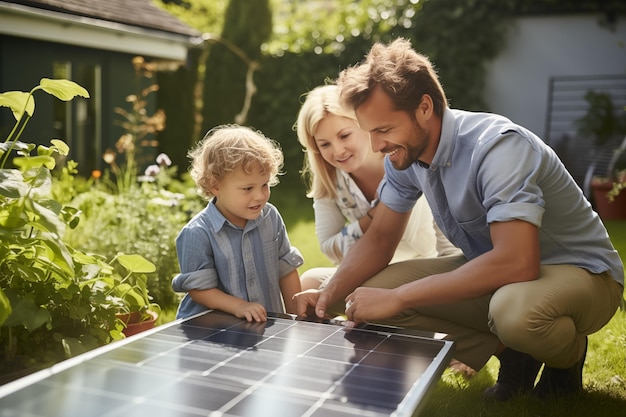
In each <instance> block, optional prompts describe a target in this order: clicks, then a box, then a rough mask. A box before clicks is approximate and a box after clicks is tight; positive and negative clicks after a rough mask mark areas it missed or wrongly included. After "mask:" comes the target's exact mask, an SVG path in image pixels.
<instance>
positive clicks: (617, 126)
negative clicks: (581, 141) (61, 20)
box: [576, 90, 626, 147]
mask: <svg viewBox="0 0 626 417" xmlns="http://www.w3.org/2000/svg"><path fill="white" fill-rule="evenodd" d="M585 100H586V101H587V103H588V108H587V112H586V113H585V114H584V115H583V116H582V117H580V118H579V119H577V120H576V127H577V128H578V134H579V135H581V136H585V137H589V138H591V139H592V140H593V141H594V145H595V146H597V147H601V146H603V145H604V144H606V143H607V142H608V141H609V140H611V139H614V138H615V137H616V136H620V137H621V136H624V134H626V118H625V117H624V114H626V113H624V112H621V113H620V114H616V112H615V105H614V104H613V98H612V97H611V94H610V93H607V92H603V91H600V92H598V91H594V90H589V91H587V93H586V94H585Z"/></svg>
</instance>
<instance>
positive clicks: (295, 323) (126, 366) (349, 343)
mask: <svg viewBox="0 0 626 417" xmlns="http://www.w3.org/2000/svg"><path fill="white" fill-rule="evenodd" d="M453 349H454V344H453V342H451V341H447V340H441V339H435V338H433V337H432V335H429V334H428V333H421V332H416V331H411V330H408V329H400V328H394V327H386V326H378V325H371V324H367V325H363V326H359V327H357V328H347V327H344V326H341V325H337V324H333V323H332V322H331V321H329V320H323V321H320V320H314V321H307V320H298V319H296V318H295V317H293V316H289V315H280V314H270V317H269V318H268V322H267V323H265V324H258V323H248V322H246V321H245V320H242V319H238V318H236V317H234V316H230V315H227V314H225V313H221V312H218V311H209V312H205V313H201V314H198V315H196V316H193V317H190V318H188V319H184V320H177V321H174V322H171V323H168V324H166V325H163V326H159V327H157V328H155V329H152V330H149V331H146V332H142V333H140V334H137V335H135V336H131V337H129V338H127V339H125V340H123V341H118V342H114V343H111V344H109V345H106V346H103V347H101V348H98V349H95V350H92V351H90V352H87V353H84V354H82V355H79V356H76V357H74V358H72V359H69V360H66V361H64V362H61V363H59V364H56V365H54V366H52V367H50V368H48V369H45V370H43V371H40V372H37V373H34V374H31V375H29V376H26V377H24V378H21V379H19V380H16V381H13V382H11V383H8V384H5V385H3V386H0V417H2V416H13V415H21V416H27V415H28V416H33V417H34V416H46V417H52V416H56V415H58V416H63V417H70V416H74V415H75V416H81V417H84V416H86V415H89V416H90V417H100V416H102V417H115V416H118V415H119V416H122V415H150V416H151V417H159V416H167V417H188V416H189V417H191V416H198V415H205V416H207V415H208V416H210V417H220V416H223V417H235V416H250V415H253V416H255V417H263V416H264V415H267V416H268V417H269V416H272V417H274V416H275V415H281V416H292V415H293V416H309V417H318V416H324V417H350V416H353V417H354V416H371V417H381V416H394V417H409V416H413V415H416V413H418V412H419V411H420V410H421V407H422V406H423V403H424V398H425V396H426V394H427V393H428V392H429V390H430V389H431V388H432V386H433V385H434V384H435V383H436V381H437V380H438V379H439V377H440V376H441V374H442V372H443V370H444V369H445V368H446V366H447V364H448V363H449V361H450V359H451V357H452V353H453ZM131 381H132V382H131ZM366 382H368V383H369V385H368V384H367V383H366ZM148 386H154V387H156V389H157V392H156V393H150V392H149V391H148V389H147V387H148ZM277 409H278V410H279V414H276V412H277V411H276V410H277Z"/></svg>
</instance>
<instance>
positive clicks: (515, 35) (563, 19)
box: [485, 15, 626, 138]
mask: <svg viewBox="0 0 626 417" xmlns="http://www.w3.org/2000/svg"><path fill="white" fill-rule="evenodd" d="M602 19H603V16H602V15H581V16H578V15H577V16H555V17H524V18H519V19H516V20H515V22H514V25H513V26H512V27H511V28H510V31H509V33H508V38H507V46H506V49H505V50H504V51H503V52H502V53H501V54H500V55H499V56H498V57H497V59H495V60H494V61H493V62H491V63H490V64H489V65H488V66H487V83H486V90H485V97H486V100H487V103H488V104H489V106H490V109H489V110H490V111H492V112H495V113H500V114H503V115H505V116H507V117H509V118H511V119H512V120H513V121H514V122H517V123H519V124H521V125H523V126H525V127H527V128H529V129H531V130H532V131H533V132H535V133H536V134H538V135H539V136H542V137H544V138H545V135H546V121H547V113H548V90H549V80H550V77H553V76H564V75H568V76H569V75H609V74H626V47H625V46H624V45H623V44H624V43H626V19H625V17H624V16H618V20H617V21H616V22H615V27H614V30H610V29H609V28H607V27H606V26H601V25H600V24H599V22H600V21H601V20H602ZM620 43H622V45H621V46H620Z"/></svg>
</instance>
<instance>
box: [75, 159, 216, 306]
mask: <svg viewBox="0 0 626 417" xmlns="http://www.w3.org/2000/svg"><path fill="white" fill-rule="evenodd" d="M156 168H157V167H152V168H149V169H148V170H149V171H151V172H153V173H155V175H156V176H155V177H151V176H144V177H142V180H143V182H141V183H139V184H134V185H132V186H131V187H129V188H128V189H125V190H124V191H122V192H119V193H111V192H110V191H109V190H108V189H107V188H106V187H104V188H103V187H102V186H101V184H99V183H98V182H96V183H95V184H94V187H93V188H92V189H91V190H88V191H85V192H82V193H80V194H79V195H77V196H76V198H75V199H74V200H73V201H72V202H71V204H72V205H73V206H74V207H76V208H78V209H79V210H80V211H81V212H82V213H83V221H81V223H80V224H79V225H78V226H77V227H76V228H75V229H73V230H70V231H68V233H67V234H66V241H67V242H70V243H71V244H72V245H74V246H75V247H80V248H82V249H84V250H87V251H90V252H96V253H102V254H105V255H106V256H107V257H109V258H112V257H115V256H116V255H117V254H118V253H119V252H123V253H137V254H141V255H142V256H143V257H145V258H146V259H149V260H150V261H151V262H153V263H154V264H155V266H156V270H155V271H154V272H151V273H148V274H147V275H148V276H149V278H150V279H149V280H148V282H147V289H148V291H149V293H150V295H151V296H152V297H153V300H154V302H156V303H158V304H159V305H160V306H161V308H163V309H170V308H173V307H176V306H177V305H178V301H179V298H178V295H177V294H176V293H174V291H173V290H172V288H171V280H172V278H173V277H174V275H176V274H177V273H179V272H180V267H179V265H178V258H177V256H176V244H175V240H176V236H177V235H178V232H179V231H180V229H181V228H182V227H183V226H184V225H185V224H186V223H187V221H188V220H189V218H190V216H192V215H194V214H195V213H197V212H198V211H200V210H201V208H202V207H203V206H204V203H203V202H202V200H201V199H200V198H199V197H197V196H196V195H195V191H194V188H193V184H190V183H181V182H180V181H179V180H177V179H175V178H172V177H173V175H172V171H168V167H167V166H166V165H165V164H164V165H162V166H160V167H158V173H156V171H157V169H156ZM170 190H176V192H172V191H170Z"/></svg>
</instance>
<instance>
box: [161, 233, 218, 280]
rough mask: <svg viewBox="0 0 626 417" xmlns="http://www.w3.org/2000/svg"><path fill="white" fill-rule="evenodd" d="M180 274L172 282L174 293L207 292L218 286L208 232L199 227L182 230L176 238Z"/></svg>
mask: <svg viewBox="0 0 626 417" xmlns="http://www.w3.org/2000/svg"><path fill="white" fill-rule="evenodd" d="M176 252H177V254H178V263H179V265H180V274H178V275H176V276H175V277H174V279H173V280H172V289H173V290H174V291H176V292H188V291H189V290H208V289H211V288H217V287H218V286H219V278H218V274H217V270H216V268H215V260H214V257H213V248H212V245H211V242H210V239H209V236H208V231H207V229H206V228H203V227H202V226H201V225H200V226H199V225H197V224H194V225H191V226H187V227H185V228H183V229H182V230H181V232H180V234H179V235H178V237H177V238H176Z"/></svg>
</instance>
